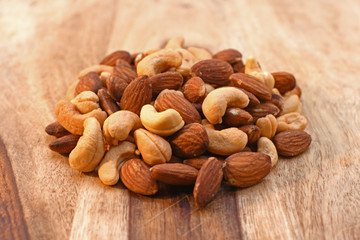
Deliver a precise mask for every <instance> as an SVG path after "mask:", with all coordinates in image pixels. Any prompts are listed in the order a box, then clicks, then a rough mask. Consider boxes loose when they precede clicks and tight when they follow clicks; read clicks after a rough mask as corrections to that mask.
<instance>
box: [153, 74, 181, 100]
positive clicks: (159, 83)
mask: <svg viewBox="0 0 360 240" xmlns="http://www.w3.org/2000/svg"><path fill="white" fill-rule="evenodd" d="M149 80H150V82H151V85H152V93H153V96H156V95H158V94H159V93H160V92H161V91H162V90H164V89H175V90H176V89H179V88H180V86H181V85H182V84H183V81H184V79H183V76H182V75H181V74H180V73H178V72H164V73H159V74H156V75H154V76H152V77H150V78H149Z"/></svg>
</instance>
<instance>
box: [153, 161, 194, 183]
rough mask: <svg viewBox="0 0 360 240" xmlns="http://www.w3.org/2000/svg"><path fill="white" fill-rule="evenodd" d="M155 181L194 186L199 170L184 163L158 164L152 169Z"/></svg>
mask: <svg viewBox="0 0 360 240" xmlns="http://www.w3.org/2000/svg"><path fill="white" fill-rule="evenodd" d="M150 172H151V176H152V178H153V179H155V180H158V181H160V182H163V183H166V184H170V185H193V184H194V183H195V181H196V177H197V175H198V172H199V171H198V170H197V169H195V168H193V167H191V166H188V165H186V164H183V163H165V164H158V165H155V166H153V167H152V168H150Z"/></svg>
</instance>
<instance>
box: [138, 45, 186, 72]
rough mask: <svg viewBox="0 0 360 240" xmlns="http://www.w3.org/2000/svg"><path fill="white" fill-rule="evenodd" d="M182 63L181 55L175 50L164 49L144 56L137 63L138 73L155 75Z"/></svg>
mask: <svg viewBox="0 0 360 240" xmlns="http://www.w3.org/2000/svg"><path fill="white" fill-rule="evenodd" d="M180 65H181V56H180V54H179V53H177V52H176V51H175V50H171V49H162V50H159V51H157V52H155V53H153V54H150V55H148V56H146V57H144V58H143V59H142V60H141V61H140V62H139V63H138V65H137V74H138V75H139V76H140V75H148V76H149V77H151V76H154V75H156V74H158V73H161V72H163V71H165V70H166V69H168V68H171V67H178V66H180Z"/></svg>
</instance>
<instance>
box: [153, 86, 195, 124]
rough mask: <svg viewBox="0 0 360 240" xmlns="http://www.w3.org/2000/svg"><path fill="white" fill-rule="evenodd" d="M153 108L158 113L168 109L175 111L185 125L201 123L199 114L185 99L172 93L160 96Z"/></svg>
mask: <svg viewBox="0 0 360 240" xmlns="http://www.w3.org/2000/svg"><path fill="white" fill-rule="evenodd" d="M154 107H155V109H156V110H157V111H158V112H162V111H165V110H166V109H169V108H172V109H175V110H176V111H178V113H179V114H180V115H181V117H182V118H183V120H184V121H185V124H189V123H194V122H196V123H200V122H201V117H200V114H199V112H198V111H197V110H196V109H195V107H194V106H193V105H192V104H191V103H190V102H189V101H188V100H186V98H184V97H183V96H180V95H179V94H176V93H174V92H167V93H164V94H161V95H160V96H159V97H158V98H157V99H156V101H155V104H154Z"/></svg>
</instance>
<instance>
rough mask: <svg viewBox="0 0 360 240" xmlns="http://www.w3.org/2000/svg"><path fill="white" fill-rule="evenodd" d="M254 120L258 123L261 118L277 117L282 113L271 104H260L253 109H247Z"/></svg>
mask: <svg viewBox="0 0 360 240" xmlns="http://www.w3.org/2000/svg"><path fill="white" fill-rule="evenodd" d="M245 110H246V111H248V112H249V113H250V114H251V115H252V116H253V118H254V121H257V120H258V119H259V118H262V117H265V116H266V115H268V114H272V115H274V116H277V115H278V114H279V112H280V109H279V108H278V107H277V106H275V105H274V104H272V103H270V102H266V103H260V104H258V105H256V106H253V107H247V108H245Z"/></svg>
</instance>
